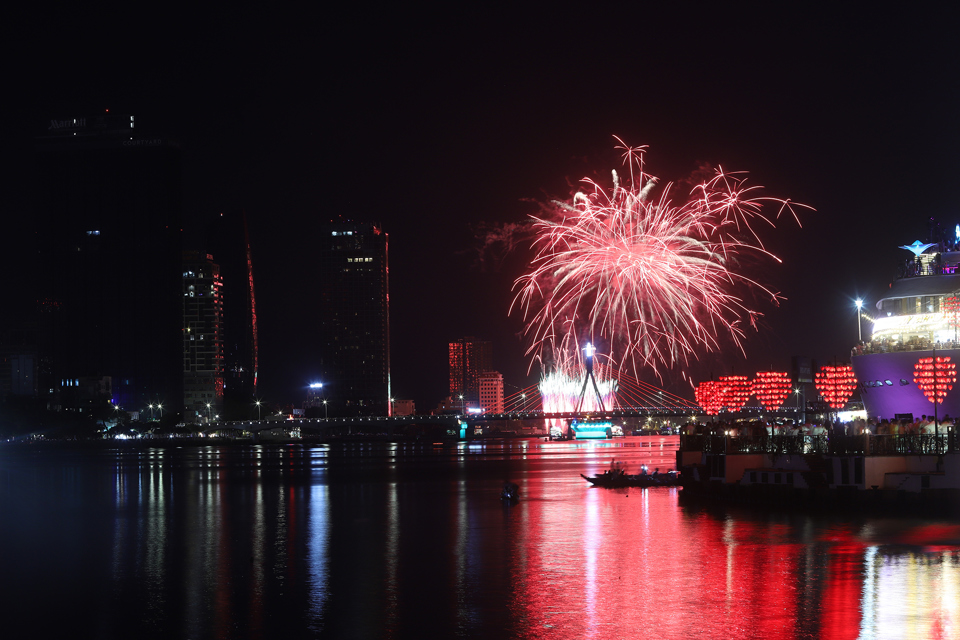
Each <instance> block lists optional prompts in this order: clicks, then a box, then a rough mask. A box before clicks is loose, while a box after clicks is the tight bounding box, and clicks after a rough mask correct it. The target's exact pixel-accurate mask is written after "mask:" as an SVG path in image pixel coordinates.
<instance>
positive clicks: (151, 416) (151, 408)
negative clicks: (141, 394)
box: [147, 404, 153, 422]
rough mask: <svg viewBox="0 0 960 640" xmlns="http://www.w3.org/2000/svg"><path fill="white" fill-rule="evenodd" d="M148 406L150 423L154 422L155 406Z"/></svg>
mask: <svg viewBox="0 0 960 640" xmlns="http://www.w3.org/2000/svg"><path fill="white" fill-rule="evenodd" d="M147 406H148V407H150V422H153V405H152V404H150V405H147Z"/></svg>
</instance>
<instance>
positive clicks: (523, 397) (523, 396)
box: [520, 393, 527, 413]
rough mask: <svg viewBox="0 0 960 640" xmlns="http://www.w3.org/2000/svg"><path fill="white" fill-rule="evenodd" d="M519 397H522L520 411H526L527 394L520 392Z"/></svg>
mask: <svg viewBox="0 0 960 640" xmlns="http://www.w3.org/2000/svg"><path fill="white" fill-rule="evenodd" d="M520 398H522V399H523V408H522V409H521V410H520V411H521V412H523V413H526V411H527V394H525V393H521V394H520Z"/></svg>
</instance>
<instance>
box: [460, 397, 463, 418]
mask: <svg viewBox="0 0 960 640" xmlns="http://www.w3.org/2000/svg"><path fill="white" fill-rule="evenodd" d="M460 415H463V394H462V393H461V394H460Z"/></svg>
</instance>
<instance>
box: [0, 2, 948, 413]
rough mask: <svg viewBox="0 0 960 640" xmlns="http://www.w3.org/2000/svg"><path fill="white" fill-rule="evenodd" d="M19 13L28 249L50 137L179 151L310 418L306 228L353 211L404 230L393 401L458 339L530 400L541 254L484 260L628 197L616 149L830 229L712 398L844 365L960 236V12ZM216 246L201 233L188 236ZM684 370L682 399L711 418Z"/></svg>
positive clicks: (13, 172)
mask: <svg viewBox="0 0 960 640" xmlns="http://www.w3.org/2000/svg"><path fill="white" fill-rule="evenodd" d="M16 12H17V14H16V15H15V16H13V17H12V19H11V20H12V22H11V24H13V23H16V24H22V25H25V29H24V31H23V33H21V34H19V35H18V36H17V37H15V38H14V39H13V41H14V42H15V43H23V44H24V45H25V46H26V49H25V50H27V51H29V52H30V53H31V55H32V56H33V57H32V62H33V63H34V64H31V65H22V66H16V67H15V68H14V69H13V70H12V76H11V80H10V83H11V87H12V89H13V91H12V94H13V95H16V96H18V99H17V100H11V101H9V103H8V104H5V105H4V106H3V107H2V108H3V110H4V118H3V120H2V121H3V122H4V123H5V124H4V126H5V128H6V129H7V130H8V131H9V134H10V136H9V143H8V145H6V146H5V148H4V152H5V153H6V154H7V157H6V158H5V159H6V160H7V162H5V165H6V166H8V167H10V168H9V170H8V171H9V173H8V177H9V180H10V184H11V185H13V187H12V188H11V189H9V190H6V191H5V192H4V194H3V196H2V197H3V198H4V202H3V205H4V210H5V211H6V212H8V215H7V218H8V220H9V227H8V229H7V231H8V235H9V237H11V238H23V237H24V235H25V233H26V231H27V229H28V228H29V226H30V221H29V216H30V211H31V210H32V207H33V200H34V191H32V190H31V189H30V188H28V187H27V185H29V184H30V178H29V167H28V165H29V163H28V162H25V161H24V159H25V158H28V157H29V155H30V153H31V149H32V146H33V144H34V138H35V137H36V136H37V135H38V131H39V132H42V131H45V130H46V129H47V127H48V126H50V120H51V119H59V118H63V117H68V116H73V115H80V114H94V113H101V112H103V110H105V109H107V108H109V109H111V112H115V113H132V114H135V115H136V116H137V118H138V126H139V123H140V122H142V123H143V124H144V126H146V127H148V128H150V129H153V130H157V131H163V132H165V133H168V134H170V136H171V137H172V138H174V139H176V140H179V141H180V142H181V144H182V153H183V158H184V160H183V163H184V165H183V166H184V172H183V177H184V189H183V203H184V219H185V220H193V221H200V220H203V219H206V218H207V217H208V216H210V215H216V214H217V213H219V212H221V211H228V212H230V211H240V210H243V211H245V212H246V213H247V215H248V218H249V228H250V235H251V251H252V253H253V263H254V264H255V265H256V267H255V268H256V274H255V277H256V280H257V305H258V321H259V329H260V360H261V362H260V380H259V382H260V385H259V386H260V387H261V388H260V389H258V395H259V396H261V397H263V398H264V399H267V400H269V401H274V402H278V403H283V402H295V401H298V400H299V399H301V398H302V397H304V395H305V388H306V385H307V384H309V382H310V381H311V380H310V375H311V374H310V370H309V366H308V363H302V362H300V359H299V355H298V353H297V352H296V351H295V350H293V349H292V348H291V347H290V346H289V345H288V344H287V343H288V337H289V336H290V335H295V334H297V333H299V332H303V331H305V330H306V329H308V326H307V325H306V324H305V321H304V320H303V318H309V317H310V316H311V315H313V314H315V312H316V308H315V307H314V305H313V303H312V302H311V301H310V300H309V297H308V296H303V295H302V294H303V292H302V291H301V290H300V288H299V285H300V284H301V283H302V282H303V278H301V277H296V278H291V277H290V274H311V273H313V272H314V269H315V267H314V262H313V258H312V253H311V252H312V247H311V236H312V233H313V231H314V230H315V229H316V228H317V225H318V224H319V223H320V221H324V220H330V219H335V218H338V217H340V216H346V217H348V218H350V219H355V220H376V221H378V222H380V223H381V224H382V226H383V228H384V229H385V230H386V231H387V232H388V233H389V234H390V238H391V245H392V246H391V274H390V276H391V325H392V334H393V336H394V340H393V345H392V346H393V348H392V359H391V371H392V374H393V375H392V379H393V383H394V384H393V395H394V396H395V397H398V398H412V399H414V400H415V401H416V402H417V406H418V407H421V408H424V407H430V406H432V405H434V404H435V403H436V402H437V400H438V399H439V398H442V397H444V396H445V395H446V393H445V391H446V386H447V375H446V371H445V369H446V366H447V363H446V353H445V352H446V348H447V347H446V345H447V343H448V342H449V341H450V340H454V339H457V338H458V337H460V336H464V335H477V336H479V337H482V338H483V339H487V340H490V341H492V342H493V343H494V352H495V356H494V359H495V361H494V363H493V367H494V369H495V370H497V371H500V372H502V373H503V375H504V379H505V382H506V383H508V384H515V385H518V386H526V385H528V384H532V383H534V382H535V381H536V379H537V378H538V376H539V371H537V370H536V369H534V370H532V371H530V373H529V374H528V372H527V371H528V367H529V366H530V362H529V360H528V359H526V358H525V357H524V355H523V353H524V352H525V350H526V345H525V344H524V343H523V342H522V341H521V340H520V338H519V337H518V334H519V333H520V331H521V330H522V319H521V318H520V317H518V316H508V315H507V310H508V308H509V303H510V300H511V299H512V297H513V294H512V291H511V289H512V287H513V283H514V279H515V278H516V277H518V276H519V274H520V273H522V270H523V268H524V267H525V265H526V263H527V260H528V258H529V255H528V253H527V252H526V251H524V250H519V251H515V252H513V253H510V254H508V255H506V256H505V257H504V256H499V255H493V254H491V253H484V252H482V251H480V248H481V247H482V246H483V245H484V241H485V240H486V239H487V237H488V235H487V231H488V230H490V229H500V230H502V229H504V228H506V227H508V226H509V225H511V224H520V223H522V222H523V221H524V220H525V219H526V217H527V216H528V215H529V214H531V213H535V212H536V211H537V202H543V201H545V200H548V199H551V198H561V199H562V198H567V197H569V195H570V192H571V190H572V188H573V187H574V186H575V185H576V184H577V182H578V181H579V180H580V179H581V178H583V177H591V178H595V179H597V180H598V181H601V182H607V181H609V169H610V168H611V167H614V166H618V165H619V156H618V154H617V153H615V152H614V151H612V142H613V138H612V136H614V135H619V136H620V137H621V138H622V139H623V140H624V141H625V142H627V143H628V144H630V145H649V147H650V150H651V152H650V154H649V156H648V158H647V162H648V166H649V168H650V171H651V172H652V173H653V174H655V175H658V176H661V177H662V178H663V179H664V180H674V181H681V182H682V181H684V180H686V179H687V178H688V177H689V176H690V175H691V174H693V173H694V172H695V171H697V170H698V169H699V167H700V166H701V164H706V163H709V164H712V165H713V166H721V167H722V168H723V169H724V170H727V171H736V170H745V171H749V172H750V174H749V178H750V181H751V183H752V184H759V185H763V186H765V187H766V188H767V190H768V192H769V193H771V194H773V195H776V196H780V197H785V198H790V199H792V200H795V201H798V202H802V203H806V204H809V205H811V206H813V207H815V208H816V212H814V213H809V214H805V215H802V216H801V224H802V227H800V228H797V229H792V230H790V231H789V233H773V234H770V235H769V236H764V238H763V240H764V242H765V243H766V244H767V246H768V248H769V250H770V251H771V252H772V253H774V254H776V255H778V256H780V257H781V258H782V259H783V264H782V265H781V267H780V268H778V269H777V271H776V273H775V274H773V275H774V282H773V283H772V287H773V288H774V289H775V290H776V291H777V292H779V293H781V294H782V295H783V296H784V298H785V300H784V301H783V302H782V303H781V305H780V306H779V307H777V308H774V309H770V310H767V311H766V312H765V315H764V316H763V317H762V318H760V324H759V327H760V331H759V332H756V333H753V332H751V333H748V335H747V336H746V339H745V351H746V352H747V357H746V358H744V357H743V356H742V355H740V354H739V353H738V352H737V351H736V350H734V349H730V350H725V351H724V352H723V353H722V354H721V356H720V357H718V358H705V359H703V360H701V361H698V362H695V363H694V364H693V366H691V367H690V369H689V370H688V371H686V372H685V373H689V374H690V376H692V377H694V379H698V378H701V377H708V376H709V375H710V374H714V375H715V376H719V375H727V374H733V373H742V372H744V371H756V370H768V369H771V368H774V369H782V370H786V369H788V368H789V363H790V358H791V357H792V356H807V357H811V358H814V359H817V360H819V361H821V362H825V361H829V360H832V359H833V358H834V357H837V358H840V359H843V358H844V357H845V356H846V355H847V354H848V353H849V349H850V347H851V346H852V345H853V344H854V343H855V341H856V339H857V330H858V327H857V311H856V309H855V307H854V304H853V303H854V301H855V300H856V299H858V298H859V299H863V300H865V301H866V305H865V309H866V310H867V312H870V311H872V305H873V304H874V303H875V302H876V300H877V299H879V298H880V296H881V293H882V292H883V290H884V289H885V288H886V287H887V286H888V285H889V283H890V282H891V281H892V280H893V278H894V274H895V268H896V264H892V263H889V258H888V256H890V255H891V251H893V252H894V253H895V251H896V247H898V246H901V245H905V244H909V243H911V242H913V241H914V240H921V241H923V240H925V238H926V236H927V221H928V219H929V218H930V217H935V218H937V219H938V220H941V221H942V222H943V223H944V224H947V225H953V224H955V223H956V222H960V219H956V218H960V212H958V211H957V207H956V205H955V203H954V202H953V201H952V189H950V185H951V182H952V177H953V175H955V174H956V172H957V168H958V167H957V164H958V162H960V160H958V159H957V158H956V157H955V154H954V153H953V151H952V149H954V148H957V142H958V138H960V128H958V126H957V124H956V122H955V118H954V116H953V114H954V113H956V112H957V107H958V106H960V94H958V89H957V88H956V86H955V83H953V82H951V81H950V80H951V78H950V74H951V72H952V69H953V68H955V66H956V65H955V62H956V61H957V57H958V54H957V53H956V52H955V51H954V50H953V48H952V46H951V42H952V36H951V34H952V33H953V32H954V31H955V28H956V27H957V26H958V15H957V11H956V10H954V9H949V8H947V9H939V10H932V11H929V12H926V13H924V14H922V15H921V14H906V15H904V14H903V13H902V12H895V11H892V10H884V9H872V10H871V11H870V12H861V11H859V10H858V9H857V8H854V7H831V8H830V11H829V12H826V13H823V12H818V11H816V10H814V9H813V8H811V7H805V9H804V11H800V10H799V9H796V8H792V7H774V8H765V9H764V10H763V11H759V10H758V11H750V10H748V9H742V10H739V11H736V12H734V11H729V10H726V9H724V8H723V7H707V8H703V7H698V8H697V9H696V10H695V11H690V12H684V11H681V10H679V9H678V8H676V7H674V8H669V7H632V6H631V7H621V8H619V9H618V10H616V11H614V12H603V11H599V10H595V9H592V10H586V9H582V10H580V11H573V12H564V11H556V12H554V11H552V12H540V11H536V10H535V9H533V8H526V9H516V10H514V11H512V12H509V13H506V14H500V13H497V12H494V11H492V10H485V9H466V8H462V9H458V10H455V11H452V12H450V13H447V14H445V15H443V16H442V17H440V18H439V19H433V18H436V16H433V15H430V14H428V13H424V12H422V11H421V10H416V9H414V10H411V11H410V12H408V13H394V12H392V11H390V10H388V11H385V12H380V13H376V12H375V13H374V14H373V15H367V14H366V12H361V11H359V10H358V9H356V8H349V7H340V8H338V9H336V10H335V11H333V12H325V13H322V14H321V13H318V14H310V13H309V12H308V13H305V14H302V15H297V16H296V19H293V16H288V15H283V14H281V13H278V12H263V13H261V12H260V11H258V10H254V9H253V8H238V9H237V10H236V11H234V12H231V13H229V14H228V15H221V14H220V13H219V12H217V11H215V10H213V9H207V8H205V9H201V10H200V11H198V12H197V13H196V15H194V16H193V17H192V18H191V20H190V21H189V22H184V21H182V20H181V19H180V18H178V17H177V16H175V15H173V14H172V13H171V14H170V15H166V14H162V15H158V16H156V20H154V21H152V22H151V23H150V24H149V25H146V26H144V27H143V28H140V29H137V30H136V35H134V34H133V32H131V31H130V30H124V29H117V28H116V26H117V25H116V24H115V23H114V22H111V20H109V19H104V16H98V15H96V12H94V13H92V14H84V13H83V12H79V11H67V12H64V13H62V14H61V13H57V14H55V15H42V16H41V15H40V14H38V13H37V10H36V9H33V8H27V7H23V8H18V9H17V10H16ZM427 18H431V19H433V20H428V19H427ZM438 20H439V24H440V25H442V26H440V27H428V26H425V25H427V24H438ZM331 24H336V25H337V28H336V29H333V33H332V34H328V35H326V36H324V37H323V38H319V37H317V33H319V32H320V30H323V29H324V28H325V27H326V26H327V25H331ZM616 24H624V25H630V28H629V30H628V33H625V34H622V35H621V34H619V33H617V32H616V30H615V27H614V26H613V25H616ZM574 34H575V35H574ZM251 36H255V37H253V38H251ZM174 40H175V41H177V42H178V43H179V44H178V47H177V48H176V50H173V49H171V47H170V44H169V43H170V42H172V41H174ZM253 40H256V41H258V42H262V44H263V46H258V47H252V46H250V45H249V42H251V41H253ZM573 43H575V46H574V44H573ZM441 52H442V55H441ZM67 59H70V60H72V61H73V64H70V65H64V64H63V61H64V60H67ZM38 69H42V70H43V72H42V73H41V72H38V71H37V70H38ZM318 69H319V71H318ZM196 224H197V225H198V226H199V223H196ZM778 231H779V228H778ZM200 234H202V229H200V228H197V227H193V228H191V227H190V226H189V225H187V226H185V227H184V235H185V237H186V238H187V239H188V241H189V240H190V239H191V238H197V237H198V236H199V235H200ZM26 244H28V243H27V242H22V243H21V242H17V241H15V242H14V245H13V247H11V250H10V251H9V252H7V253H6V254H5V255H4V258H3V259H4V267H5V269H6V272H7V273H10V274H12V276H13V277H12V278H10V279H9V281H8V282H7V283H6V284H5V287H6V292H7V299H8V300H23V299H24V297H29V296H24V293H25V292H24V286H25V285H24V284H23V282H22V281H23V280H24V278H25V276H26V275H27V272H28V271H29V268H30V266H31V265H33V264H34V262H33V256H32V255H31V254H30V253H29V252H27V251H25V250H24V246H25V245H26ZM188 246H189V242H188ZM863 329H864V332H865V333H867V332H868V331H869V325H868V323H864V327H863ZM401 336H402V337H401ZM681 373H684V372H681V371H679V370H674V371H669V372H665V376H664V380H663V384H664V386H666V387H668V388H669V389H671V390H673V391H677V392H682V393H683V394H684V395H685V396H686V397H690V398H692V397H693V394H692V387H691V385H690V384H689V383H687V382H685V381H684V379H683V377H682V376H681ZM651 382H657V381H656V380H655V379H653V378H651ZM507 391H508V392H509V386H508V387H507Z"/></svg>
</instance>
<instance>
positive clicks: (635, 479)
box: [580, 467, 680, 489]
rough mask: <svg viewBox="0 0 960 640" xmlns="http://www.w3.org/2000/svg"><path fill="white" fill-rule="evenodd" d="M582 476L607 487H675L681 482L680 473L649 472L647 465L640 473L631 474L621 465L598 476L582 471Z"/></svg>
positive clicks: (592, 482)
mask: <svg viewBox="0 0 960 640" xmlns="http://www.w3.org/2000/svg"><path fill="white" fill-rule="evenodd" d="M580 477H581V478H583V479H584V480H586V481H587V482H589V483H590V484H592V485H593V486H595V487H604V488H607V489H612V488H618V487H674V486H677V485H679V484H680V474H679V473H677V472H676V471H668V472H667V473H660V472H659V470H658V471H654V472H653V473H647V468H646V467H643V469H642V471H641V472H640V473H639V474H629V473H626V472H624V470H623V469H621V468H619V467H614V468H612V469H607V470H606V471H604V472H603V473H601V474H600V475H598V476H592V477H591V476H585V475H583V474H582V473H581V474H580Z"/></svg>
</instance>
